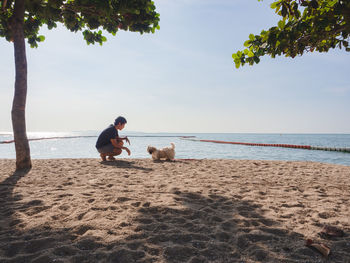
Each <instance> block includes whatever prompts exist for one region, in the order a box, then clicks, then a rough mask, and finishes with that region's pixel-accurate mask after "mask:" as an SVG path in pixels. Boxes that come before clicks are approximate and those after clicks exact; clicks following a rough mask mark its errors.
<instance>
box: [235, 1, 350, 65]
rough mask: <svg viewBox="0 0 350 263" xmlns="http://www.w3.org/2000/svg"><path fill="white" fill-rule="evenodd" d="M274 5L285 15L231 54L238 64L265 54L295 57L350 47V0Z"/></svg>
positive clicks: (254, 59)
mask: <svg viewBox="0 0 350 263" xmlns="http://www.w3.org/2000/svg"><path fill="white" fill-rule="evenodd" d="M259 1H262V0H259ZM271 8H272V9H274V10H275V12H276V13H277V14H278V15H279V16H281V17H282V19H281V20H280V21H279V22H278V24H277V25H276V26H274V27H271V28H270V29H268V30H262V31H261V33H260V35H254V34H250V35H249V39H248V40H247V41H245V43H244V46H245V47H246V49H244V50H242V51H238V52H236V53H234V54H232V58H233V59H234V62H235V65H236V68H239V67H240V66H243V65H244V64H246V63H248V64H249V65H253V64H254V63H259V62H260V57H262V56H264V55H270V56H271V57H272V58H275V57H276V56H281V55H284V56H286V57H292V58H294V57H296V56H297V55H303V54H304V52H313V51H318V52H328V51H329V49H331V48H337V47H338V48H340V49H341V48H344V49H345V50H346V51H350V47H349V37H350V0H297V1H295V0H278V1H275V2H273V3H272V4H271Z"/></svg>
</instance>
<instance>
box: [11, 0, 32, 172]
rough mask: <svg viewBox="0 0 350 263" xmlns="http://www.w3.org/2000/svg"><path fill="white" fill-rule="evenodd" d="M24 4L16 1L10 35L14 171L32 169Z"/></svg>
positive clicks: (19, 0) (21, 0)
mask: <svg viewBox="0 0 350 263" xmlns="http://www.w3.org/2000/svg"><path fill="white" fill-rule="evenodd" d="M24 3H25V0H16V1H15V7H14V13H13V17H12V33H13V44H14V53H15V67H16V81H15V94H14V98H13V103H12V112H11V113H12V127H13V136H14V140H15V148H16V169H17V170H22V169H28V168H31V167H32V162H31V159H30V149H29V143H28V138H27V131H26V121H25V106H26V99H27V58H26V47H25V42H24V32H23V23H24Z"/></svg>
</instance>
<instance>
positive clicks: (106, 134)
mask: <svg viewBox="0 0 350 263" xmlns="http://www.w3.org/2000/svg"><path fill="white" fill-rule="evenodd" d="M117 136H118V131H117V130H116V128H115V127H114V125H113V124H111V125H109V126H108V128H106V129H104V130H103V131H102V132H101V134H100V136H98V139H97V142H96V148H97V149H99V148H101V147H103V146H105V145H107V144H110V143H111V139H115V138H116V137H117Z"/></svg>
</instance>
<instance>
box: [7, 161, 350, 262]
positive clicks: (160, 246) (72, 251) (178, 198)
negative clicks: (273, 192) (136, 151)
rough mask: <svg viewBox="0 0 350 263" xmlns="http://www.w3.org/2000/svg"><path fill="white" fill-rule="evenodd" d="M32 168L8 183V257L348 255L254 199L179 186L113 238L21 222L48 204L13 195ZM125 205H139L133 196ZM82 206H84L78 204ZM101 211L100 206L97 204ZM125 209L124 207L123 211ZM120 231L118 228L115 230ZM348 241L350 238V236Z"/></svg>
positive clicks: (300, 258) (143, 207)
mask: <svg viewBox="0 0 350 263" xmlns="http://www.w3.org/2000/svg"><path fill="white" fill-rule="evenodd" d="M106 165H112V166H116V167H123V168H133V169H144V168H142V167H135V166H133V163H132V162H128V161H116V162H108V164H106ZM25 175H26V172H24V173H23V172H22V173H14V174H13V175H12V176H10V177H8V178H7V179H6V180H4V181H3V182H1V183H0V196H1V202H0V204H1V206H0V223H1V224H0V261H1V262H3V263H5V262H16V263H20V262H45V263H47V262H56V263H57V262H80V263H82V262H114V263H118V262H120V263H129V262H143V263H148V262H169V263H170V262H181V263H182V262H191V263H197V262H198V263H199V262H203V263H205V262H217V263H221V262H222V263H228V262H346V261H347V260H348V261H349V260H350V256H349V253H348V252H347V254H346V247H344V249H343V250H341V248H339V249H338V251H339V252H343V254H341V253H337V254H336V255H331V256H330V258H329V260H325V259H322V257H321V256H320V255H318V254H317V253H316V252H314V251H312V250H311V249H309V248H306V247H305V246H304V237H303V236H302V235H300V234H298V233H295V232H290V231H287V230H285V229H283V228H281V227H280V224H279V223H278V222H275V221H272V220H270V219H269V218H266V217H264V213H265V212H264V211H263V210H262V208H261V207H260V206H259V205H256V204H254V203H253V202H249V201H243V200H240V199H237V198H227V197H224V196H220V195H208V196H204V195H202V194H200V193H194V192H186V191H180V190H174V191H173V192H168V193H167V194H168V195H171V196H172V198H173V200H174V203H175V204H176V205H175V206H174V205H173V206H171V207H168V206H157V205H152V204H151V203H144V204H142V203H141V202H140V204H138V207H137V214H136V215H135V216H133V217H131V218H130V221H129V222H127V224H125V225H121V226H119V228H118V229H119V230H118V231H123V227H125V228H128V229H129V230H130V231H131V233H129V234H128V235H127V236H126V237H125V238H123V239H121V240H119V241H114V242H109V243H107V242H105V241H104V240H103V239H101V238H98V237H94V236H83V234H84V233H85V232H87V231H88V230H89V229H90V228H89V226H87V225H80V226H79V225H78V226H76V227H66V228H61V229H57V228H51V227H50V224H49V222H47V224H45V223H44V224H43V225H41V226H40V227H37V228H33V229H28V230H26V231H23V230H22V231H21V230H19V228H18V226H20V224H21V222H20V220H18V218H16V213H17V212H20V213H28V212H31V211H33V209H38V210H40V209H41V208H42V206H43V203H42V202H41V201H40V200H34V199H35V198H33V201H31V202H29V203H25V204H23V202H21V196H20V195H13V190H14V187H15V185H16V183H17V182H18V181H19V180H20V179H21V178H22V177H23V176H25ZM122 205H123V206H124V207H125V206H128V205H131V204H128V201H126V202H124V203H123V204H122ZM77 209H78V208H77ZM96 213H98V211H96ZM115 216H116V217H118V213H116V214H115ZM108 233H109V234H110V235H115V230H113V231H112V230H111V231H109V232H108ZM346 242H350V239H349V238H348V237H347V239H346Z"/></svg>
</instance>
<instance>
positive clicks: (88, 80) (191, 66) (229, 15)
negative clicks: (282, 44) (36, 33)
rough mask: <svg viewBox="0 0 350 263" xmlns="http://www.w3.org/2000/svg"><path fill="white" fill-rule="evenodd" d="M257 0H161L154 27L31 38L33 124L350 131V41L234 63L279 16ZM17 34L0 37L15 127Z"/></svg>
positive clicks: (1, 108)
mask: <svg viewBox="0 0 350 263" xmlns="http://www.w3.org/2000/svg"><path fill="white" fill-rule="evenodd" d="M271 2H272V1H267V0H265V1H263V2H258V1H256V0H234V1H232V0H155V5H156V8H157V9H156V10H157V12H159V13H160V30H158V31H156V32H155V34H143V35H141V34H139V33H134V32H125V31H119V32H118V33H117V35H116V36H112V35H110V34H108V33H107V32H105V36H106V37H107V39H108V40H107V42H105V43H104V44H103V45H102V46H100V45H87V44H86V42H85V41H84V39H83V36H82V34H81V32H78V33H71V32H70V31H68V30H66V29H65V28H64V27H63V26H59V27H58V28H56V29H53V30H51V31H49V30H47V28H46V26H44V27H43V28H42V30H41V34H43V35H44V36H45V37H46V40H45V41H44V42H42V43H39V47H38V48H36V49H32V48H30V47H29V46H27V62H28V94H27V106H26V122H27V131H33V132H36V131H56V132H59V131H86V130H94V131H98V130H102V129H104V128H105V127H107V126H108V125H109V124H110V123H112V122H113V121H114V119H115V118H116V117H117V116H119V115H121V116H124V117H125V118H126V119H127V121H128V123H127V125H126V128H125V131H138V132H178V133H195V132H203V133H210V132H222V133H350V107H349V105H350V78H349V66H350V53H349V52H345V50H339V49H337V50H331V51H330V52H328V53H316V52H314V53H307V54H305V55H304V56H301V57H296V58H294V59H291V58H285V57H277V58H275V59H272V58H271V57H268V56H266V57H263V58H262V60H261V62H260V63H259V64H257V65H254V66H249V65H245V66H244V67H243V68H240V69H236V68H235V65H234V62H233V59H232V53H234V52H236V51H238V50H242V49H244V46H243V43H244V41H245V40H247V39H248V36H249V34H250V33H254V34H259V33H260V32H261V30H263V29H268V28H270V27H272V26H274V25H275V24H276V23H277V21H278V20H279V16H277V15H276V14H275V13H274V11H273V10H272V9H271V8H270V7H269V5H270V4H271ZM14 77H15V71H14V57H13V44H12V43H9V42H7V41H6V40H5V39H3V38H1V39H0V90H1V96H0V131H11V130H12V123H11V107H12V99H13V93H14Z"/></svg>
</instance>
